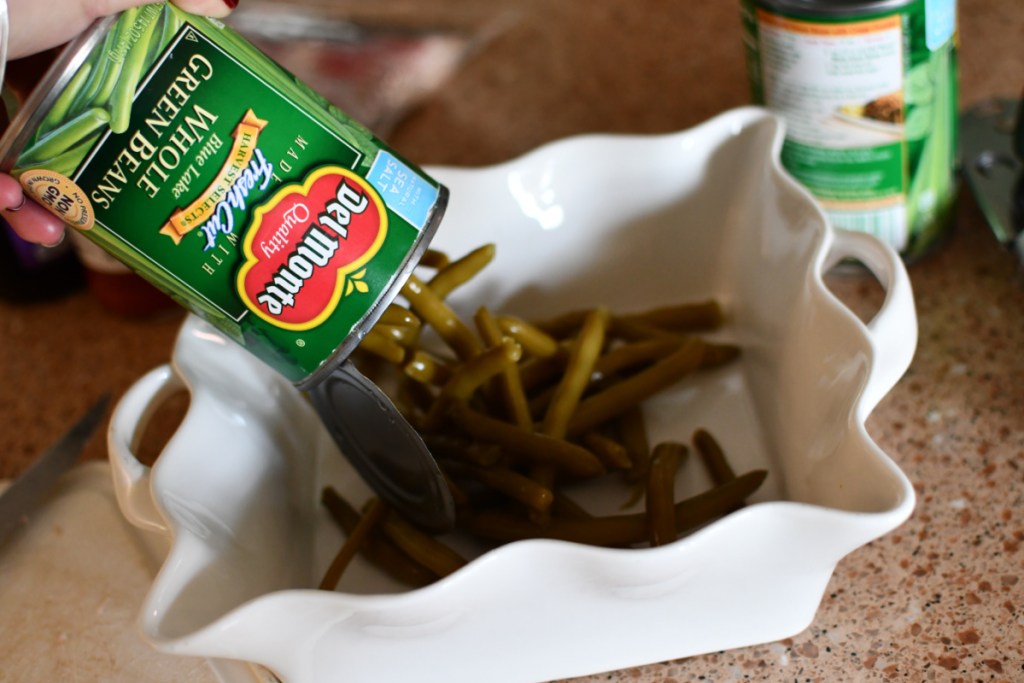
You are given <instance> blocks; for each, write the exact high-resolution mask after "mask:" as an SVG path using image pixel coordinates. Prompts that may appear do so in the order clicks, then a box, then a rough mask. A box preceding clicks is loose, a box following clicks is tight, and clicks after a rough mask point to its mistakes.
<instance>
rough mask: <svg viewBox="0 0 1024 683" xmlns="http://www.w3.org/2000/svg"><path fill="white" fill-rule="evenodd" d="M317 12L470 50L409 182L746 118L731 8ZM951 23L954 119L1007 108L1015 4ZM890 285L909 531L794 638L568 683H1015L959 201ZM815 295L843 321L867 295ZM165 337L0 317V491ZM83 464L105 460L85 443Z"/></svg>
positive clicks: (1010, 331) (1017, 608)
mask: <svg viewBox="0 0 1024 683" xmlns="http://www.w3.org/2000/svg"><path fill="white" fill-rule="evenodd" d="M321 1H322V2H329V1H330V0H321ZM243 2H244V0H243ZM333 4H334V5H336V6H340V7H344V8H348V9H350V10H351V12H352V13H353V15H356V16H361V17H363V18H366V19H370V20H375V21H392V22H393V21H419V22H426V23H430V24H434V25H440V24H444V25H451V26H456V27H460V28H467V29H470V30H472V31H474V32H475V34H476V35H479V36H481V37H482V40H481V41H480V44H479V45H478V46H477V49H476V51H475V52H474V53H473V54H472V55H471V56H470V57H469V58H468V60H467V61H466V62H465V63H464V64H463V65H462V66H461V67H460V68H459V70H458V72H457V73H456V74H455V76H454V77H453V78H452V79H451V80H450V82H449V83H448V84H447V86H446V87H445V88H444V89H443V90H442V91H441V92H439V93H438V94H436V95H435V96H433V97H432V98H431V99H430V100H429V101H428V102H427V103H426V104H425V105H424V106H423V107H421V108H420V109H418V110H417V111H415V112H413V113H412V115H411V116H409V117H408V118H407V119H406V120H405V121H404V122H403V123H402V124H401V125H400V126H399V127H398V128H397V129H396V130H394V131H393V133H392V134H391V135H390V141H391V143H392V144H393V146H395V147H396V148H397V149H399V150H401V151H402V152H403V153H404V154H405V155H406V156H408V157H410V158H411V159H413V160H415V161H416V162H418V163H421V164H460V165H482V164H488V163H493V162H497V161H501V160H503V159H506V158H508V157H510V156H514V155H517V154H520V153H522V152H525V151H527V150H529V149H531V148H532V147H535V146H537V145H538V144H542V143H544V142H546V141H549V140H552V139H555V138H558V137H562V136H565V135H570V134H575V133H581V132H597V131H600V132H606V131H608V132H666V131H672V130H677V129H681V128H686V127H689V126H691V125H693V124H696V123H698V122H700V121H702V120H704V119H706V118H708V117H710V116H713V115H714V114H716V113H719V112H721V111H723V110H724V109H728V108H730V107H734V106H738V105H742V104H745V103H747V101H748V97H747V87H746V81H745V76H744V61H743V52H742V46H741V43H740V25H739V19H738V14H737V7H736V6H735V5H736V3H734V2H696V1H694V0H673V1H669V0H644V1H643V2H629V3H627V2H622V1H621V0H547V1H543V0H501V1H498V0H429V1H427V0H421V1H420V2H416V3H413V2H407V1H406V0H373V2H366V1H365V0H338V1H337V2H334V3H333ZM960 19H961V24H960V26H961V32H960V35H961V47H962V52H961V55H962V69H961V103H962V105H964V106H966V105H969V104H970V103H973V102H978V101H980V100H982V99H984V98H987V97H991V96H995V95H1008V96H1013V95H1016V94H1018V93H1019V92H1020V89H1021V87H1022V86H1024V48H1022V42H1021V40H1022V36H1024V7H1022V5H1021V3H1020V0H962V2H961V7H960ZM909 270H910V276H911V280H912V284H913V287H914V291H915V296H916V301H917V307H918V314H919V324H920V343H919V348H918V352H917V355H916V357H915V359H914V362H913V364H912V366H911V368H910V370H909V371H908V373H907V374H906V376H905V377H904V378H903V380H902V381H901V382H900V383H899V384H898V385H897V386H896V388H895V389H894V390H893V391H892V392H891V394H890V395H889V396H888V397H887V398H886V399H885V400H884V401H883V402H882V403H881V404H880V405H879V407H878V408H877V410H876V411H875V412H874V414H873V415H872V417H871V418H870V421H869V423H868V428H869V431H870V433H871V435H872V436H873V437H874V438H875V439H876V440H877V442H878V443H879V445H880V446H881V447H882V448H883V449H884V450H885V451H886V452H888V453H889V454H891V455H892V457H893V458H894V459H895V460H896V462H897V464H899V466H900V467H901V468H903V470H904V471H905V472H906V473H907V474H908V476H909V477H910V479H911V480H912V481H913V483H914V485H915V487H916V489H917V492H918V496H919V499H918V505H917V509H916V511H915V513H914V514H913V516H912V517H911V519H910V520H909V521H908V522H907V523H906V524H904V525H903V526H902V527H900V528H899V529H897V530H896V531H894V532H892V533H890V534H888V535H887V536H885V537H883V538H881V539H879V540H877V541H875V542H873V543H871V544H869V545H868V546H866V547H864V548H861V549H859V550H857V551H856V552H854V553H852V554H851V555H850V556H849V557H847V558H845V559H844V560H843V561H842V562H841V563H840V564H839V566H838V567H837V569H836V572H835V575H834V577H833V579H832V582H831V584H830V586H829V588H828V590H827V592H826V594H825V598H824V600H823V602H822V605H821V608H820V610H819V612H818V614H817V617H816V618H815V620H814V623H813V624H812V625H811V626H810V627H809V628H808V629H807V630H805V631H804V632H803V633H800V634H798V635H795V636H793V637H792V638H790V639H787V640H784V641H781V642H777V643H769V644H765V645H759V646H755V647H749V648H743V649H739V650H734V651H729V652H724V653H717V654H709V655H706V656H701V657H696V658H692V659H687V660H683V661H676V662H669V663H665V664H656V665H651V666H646V667H642V668H639V669H632V670H627V671H622V672H616V673H612V674H607V675H601V676H595V677H592V678H588V679H581V680H589V681H595V682H596V681H599V680H600V681H617V680H622V681H644V682H649V683H654V682H658V683H668V682H670V681H671V682H676V681H679V682H682V681H799V682H801V683H802V682H804V681H840V680H889V679H899V680H911V681H922V680H941V681H958V680H963V681H967V680H971V681H1017V680H1024V645H1022V643H1024V581H1022V580H1021V579H1022V578H1024V549H1021V544H1022V542H1024V283H1022V278H1021V277H1020V275H1019V271H1018V267H1017V264H1016V262H1015V260H1014V259H1013V257H1012V256H1011V255H1010V254H1008V253H1007V252H1006V251H1005V250H1004V249H1003V248H1002V247H1000V246H999V245H998V244H997V243H996V242H995V240H994V239H993V238H992V236H991V234H990V232H989V231H988V229H987V227H986V225H985V223H984V221H983V220H982V217H981V214H980V212H979V210H978V208H977V206H976V205H975V204H974V202H973V200H972V199H971V198H970V196H968V195H967V194H966V193H965V194H964V195H963V196H962V200H961V202H960V204H959V206H958V209H957V212H956V218H955V225H954V229H953V232H952V235H951V237H950V239H949V241H948V242H947V243H946V244H945V245H944V246H943V247H942V248H941V249H940V250H938V251H937V252H936V253H934V254H932V255H931V256H929V257H928V258H926V259H924V260H922V261H921V262H919V263H917V264H914V265H912V266H911V267H910V269H909ZM835 286H836V288H837V289H838V290H839V291H840V292H841V293H842V295H843V296H844V297H845V298H847V299H848V300H850V301H851V302H852V305H853V306H854V307H855V308H856V307H858V306H862V305H863V306H870V304H871V302H872V297H874V296H875V295H876V294H875V290H874V289H873V288H872V287H870V286H868V285H867V284H866V283H864V282H860V281H856V280H850V279H848V278H845V279H841V280H837V281H836V282H835ZM180 320H181V314H180V313H177V312H171V313H165V314H162V315H161V316H159V317H157V318H148V319H125V318H121V317H118V316H116V315H113V314H111V313H109V312H108V311H106V310H105V309H104V308H103V307H101V306H100V305H99V304H98V303H97V302H96V300H95V299H94V297H93V296H92V295H91V294H89V293H88V292H87V291H79V292H77V293H74V294H72V295H70V296H67V297H65V298H62V299H59V300H56V301H52V302H47V303H42V304H34V305H18V304H13V303H9V302H5V301H0V377H2V378H3V380H4V382H3V386H2V387H0V478H3V477H10V476H14V475H17V474H18V473H19V472H20V471H21V470H22V469H23V468H24V467H25V466H26V464H27V463H28V462H29V461H30V460H31V458H32V456H33V455H34V454H35V453H37V452H39V451H40V450H41V449H43V448H44V447H45V446H46V445H47V444H48V443H49V442H50V441H51V440H52V438H53V437H54V435H55V434H57V433H58V432H59V431H61V430H62V429H63V428H64V427H65V426H66V425H67V424H68V423H69V422H70V421H71V420H72V419H73V418H74V417H75V416H76V415H77V414H79V413H80V412H81V411H83V410H84V409H85V407H86V406H87V405H88V404H89V403H91V401H92V400H94V398H95V397H96V396H98V395H99V394H100V393H102V392H105V391H109V392H113V393H114V394H115V395H118V394H120V393H121V392H123V391H124V390H125V389H126V388H127V387H128V386H129V385H130V384H131V383H132V382H133V381H134V380H135V379H136V378H138V377H139V376H140V375H141V374H142V373H144V372H145V371H147V370H149V369H150V368H152V367H154V366H155V365H158V364H160V363H163V362H165V361H166V360H167V358H168V356H169V352H170V348H171V344H172V342H173V338H174V335H175V332H176V330H177V327H178V325H179V324H180ZM85 457H86V458H88V459H101V458H104V457H105V450H104V444H103V439H102V437H100V436H97V437H95V438H94V439H93V440H92V441H91V442H90V444H89V446H88V449H87V452H86V454H85ZM0 680H3V676H2V672H0ZM105 680H115V678H112V677H111V676H109V675H107V676H105Z"/></svg>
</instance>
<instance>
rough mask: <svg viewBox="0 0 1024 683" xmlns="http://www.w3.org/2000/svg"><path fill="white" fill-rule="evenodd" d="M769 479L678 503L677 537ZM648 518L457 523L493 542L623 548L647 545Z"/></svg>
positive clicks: (496, 518) (508, 516)
mask: <svg viewBox="0 0 1024 683" xmlns="http://www.w3.org/2000/svg"><path fill="white" fill-rule="evenodd" d="M767 476H768V473H767V472H766V471H765V470H754V471H752V472H747V473H746V474H743V475H741V476H739V477H737V478H736V479H734V480H732V481H731V482H729V483H727V484H723V485H722V486H716V487H715V488H712V489H708V490H707V491H703V492H701V493H698V494H696V495H694V496H691V497H690V498H686V499H684V500H681V501H679V502H678V503H676V504H675V507H674V509H673V511H674V516H675V522H676V529H677V532H678V533H683V532H685V531H688V530H690V529H693V528H695V527H698V526H700V525H701V524H705V523H707V522H710V521H711V520H713V519H715V518H716V517H719V516H721V515H724V514H726V513H728V512H731V511H732V510H734V509H735V507H736V505H738V504H740V503H742V502H743V501H744V500H745V499H746V498H747V497H748V496H750V495H751V494H752V493H753V492H754V491H756V490H757V489H758V487H759V486H761V484H762V483H763V482H764V480H765V477H767ZM645 517H646V515H645V514H644V513H642V512H638V513H633V514H624V515H609V516H606V517H593V518H590V519H575V518H564V517H555V516H553V517H551V520H550V522H549V523H548V525H547V526H545V527H538V526H537V525H536V524H533V523H532V522H530V521H529V520H528V519H526V518H524V517H523V516H521V515H517V514H515V513H511V512H507V511H503V510H483V511H480V512H477V513H474V514H467V515H463V516H462V517H460V519H459V526H460V527H461V528H463V529H465V530H467V531H469V532H471V533H475V534H477V535H479V536H482V537H484V538H489V539H491V540H495V541H519V540H523V539H528V538H552V539H558V540H563V541H572V542H574V543H586V544H590V545H598V546H605V547H624V546H630V545H635V544H638V543H643V542H644V540H645V539H646V536H647V524H646V521H645Z"/></svg>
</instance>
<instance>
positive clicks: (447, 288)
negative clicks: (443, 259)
mask: <svg viewBox="0 0 1024 683" xmlns="http://www.w3.org/2000/svg"><path fill="white" fill-rule="evenodd" d="M493 259H494V245H493V244H485V245H483V246H482V247H478V248H476V249H474V250H473V251H471V252H469V253H468V254H466V255H465V256H463V257H462V258H460V259H458V260H456V261H452V262H451V263H449V264H448V265H446V266H445V267H444V268H442V269H440V270H439V271H437V273H435V274H434V277H432V278H431V279H430V283H429V284H430V289H432V290H433V291H434V294H436V295H437V296H438V297H440V298H442V299H444V298H446V297H447V296H448V295H449V294H451V293H452V291H453V290H454V289H455V288H456V287H459V286H460V285H463V284H465V283H466V282H468V281H469V280H470V279H472V278H473V277H474V276H475V275H476V274H477V273H479V272H480V271H481V270H483V269H484V268H485V267H486V266H487V264H488V263H490V262H491V261H492V260H493Z"/></svg>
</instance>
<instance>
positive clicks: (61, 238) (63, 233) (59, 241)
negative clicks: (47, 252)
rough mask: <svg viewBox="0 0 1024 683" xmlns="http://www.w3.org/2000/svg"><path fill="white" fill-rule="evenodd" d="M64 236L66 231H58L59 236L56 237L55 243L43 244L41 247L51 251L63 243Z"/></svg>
mask: <svg viewBox="0 0 1024 683" xmlns="http://www.w3.org/2000/svg"><path fill="white" fill-rule="evenodd" d="M65 235H67V231H66V230H61V231H60V235H59V236H58V237H57V241H56V242H51V243H50V244H44V245H43V246H44V247H46V248H47V249H53V248H54V247H59V246H60V245H61V244H62V243H63V242H64V236H65Z"/></svg>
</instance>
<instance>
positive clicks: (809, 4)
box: [753, 0, 918, 19]
mask: <svg viewBox="0 0 1024 683" xmlns="http://www.w3.org/2000/svg"><path fill="white" fill-rule="evenodd" d="M917 1H918V0H846V1H844V0H838V1H832V2H827V3H823V2H822V1H821V0H753V2H754V4H755V5H757V6H758V7H762V8H764V9H768V10H772V11H775V12H787V13H792V14H801V15H804V16H807V17H814V18H823V19H844V18H856V17H859V16H861V15H864V14H883V13H886V12H895V11H898V10H901V9H903V8H905V7H908V6H910V5H912V4H914V3H915V2H917Z"/></svg>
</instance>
